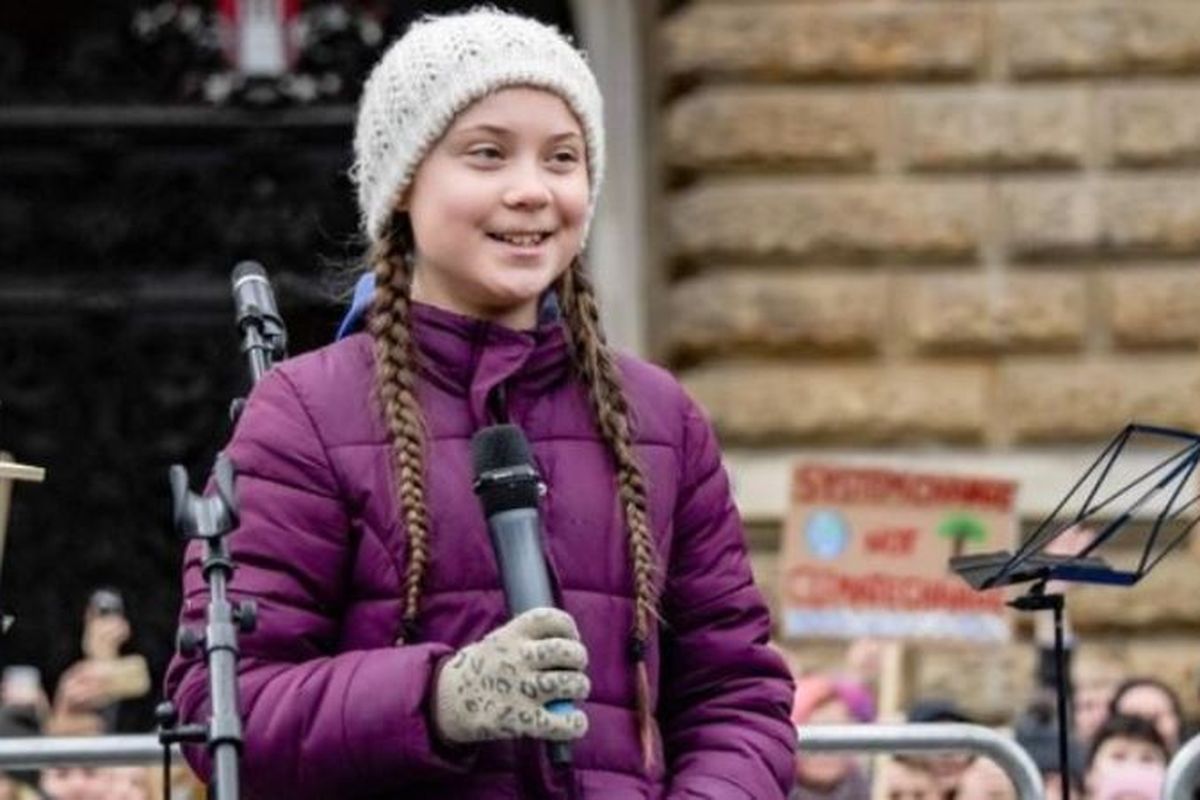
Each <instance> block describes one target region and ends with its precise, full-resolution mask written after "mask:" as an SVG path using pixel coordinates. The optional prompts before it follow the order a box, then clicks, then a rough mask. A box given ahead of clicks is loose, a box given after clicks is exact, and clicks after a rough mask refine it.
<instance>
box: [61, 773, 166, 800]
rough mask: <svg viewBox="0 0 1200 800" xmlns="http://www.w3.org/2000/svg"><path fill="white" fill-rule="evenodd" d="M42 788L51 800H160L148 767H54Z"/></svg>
mask: <svg viewBox="0 0 1200 800" xmlns="http://www.w3.org/2000/svg"><path fill="white" fill-rule="evenodd" d="M41 788H42V792H43V793H44V795H45V797H46V798H47V800H156V798H154V797H152V796H151V795H150V783H149V768H147V767H136V766H128V767H94V766H59V767H50V768H48V769H46V770H44V771H43V772H42V784H41Z"/></svg>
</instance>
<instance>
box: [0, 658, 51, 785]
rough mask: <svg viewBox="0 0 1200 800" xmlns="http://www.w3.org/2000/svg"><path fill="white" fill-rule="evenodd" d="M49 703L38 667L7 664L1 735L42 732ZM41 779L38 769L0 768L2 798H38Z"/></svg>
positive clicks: (0, 692) (0, 684)
mask: <svg viewBox="0 0 1200 800" xmlns="http://www.w3.org/2000/svg"><path fill="white" fill-rule="evenodd" d="M49 705H50V704H49V701H48V700H47V699H46V692H45V690H44V689H43V688H42V680H41V673H40V671H39V670H38V669H37V668H36V667H32V666H29V665H24V664H20V665H13V666H9V667H6V668H5V670H4V675H3V679H0V738H8V737H19V738H23V739H25V738H30V737H34V736H39V735H41V732H42V723H43V720H45V718H46V717H47V716H48V714H49ZM39 779H40V775H39V773H38V772H37V770H10V771H8V772H0V800H36V798H37V797H38V796H39V795H38V792H37V789H36V787H37V785H38V781H39Z"/></svg>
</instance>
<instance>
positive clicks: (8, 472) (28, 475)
mask: <svg viewBox="0 0 1200 800" xmlns="http://www.w3.org/2000/svg"><path fill="white" fill-rule="evenodd" d="M45 478H46V470H44V469H43V468H41V467H30V466H27V465H25V464H17V463H15V462H14V461H13V460H12V456H11V455H9V454H8V453H5V452H3V451H0V565H2V564H3V563H4V543H5V540H6V538H7V536H8V512H9V509H10V508H11V506H12V487H13V482H15V481H30V482H32V483H41V482H42V481H43V480H45ZM10 624H12V618H11V617H8V616H4V617H3V618H2V619H0V633H3V632H4V631H6V630H8V626H9V625H10Z"/></svg>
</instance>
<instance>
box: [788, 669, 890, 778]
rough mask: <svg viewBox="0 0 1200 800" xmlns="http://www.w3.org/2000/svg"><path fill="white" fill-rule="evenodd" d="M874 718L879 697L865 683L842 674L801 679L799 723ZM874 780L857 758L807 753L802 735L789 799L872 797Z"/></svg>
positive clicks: (795, 717)
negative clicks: (872, 693) (840, 675)
mask: <svg viewBox="0 0 1200 800" xmlns="http://www.w3.org/2000/svg"><path fill="white" fill-rule="evenodd" d="M874 718H875V699H874V698H873V697H872V696H871V693H870V691H868V690H867V688H866V687H865V686H863V685H862V684H861V683H859V682H857V681H855V680H851V679H847V678H841V677H833V676H825V675H807V676H804V677H801V678H799V679H797V681H796V694H795V698H794V701H793V704H792V721H793V722H795V723H796V724H797V725H800V726H807V725H848V724H853V723H856V722H870V721H871V720H873V719H874ZM870 795H871V786H870V781H869V779H868V778H867V774H866V771H865V770H864V768H863V766H862V764H861V763H860V762H859V760H858V759H856V758H854V757H853V756H851V755H846V754H840V753H806V752H805V750H804V738H803V735H801V737H800V752H799V753H798V754H797V756H796V787H795V788H794V789H793V790H792V793H791V794H790V795H789V796H788V797H789V800H823V799H829V800H867V798H869V797H870Z"/></svg>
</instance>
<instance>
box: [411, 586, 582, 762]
mask: <svg viewBox="0 0 1200 800" xmlns="http://www.w3.org/2000/svg"><path fill="white" fill-rule="evenodd" d="M586 667H587V650H586V649H585V648H584V646H583V643H582V642H580V641H579V631H578V629H577V628H576V627H575V621H574V620H573V619H571V617H570V615H568V614H567V613H566V612H565V611H560V610H558V609H556V608H535V609H532V610H530V611H526V612H525V613H524V614H521V615H519V616H517V617H514V618H513V619H512V620H510V621H509V622H508V623H506V624H505V625H503V626H501V627H499V628H497V629H496V630H494V631H492V632H491V633H489V634H488V635H487V636H485V637H484V638H483V640H481V641H478V642H476V643H475V644H470V645H467V646H466V647H464V648H463V649H461V650H459V651H458V652H457V653H455V654H454V655H453V656H451V657H450V659H449V661H447V662H446V663H445V665H444V666H443V667H442V670H441V672H440V673H439V674H438V677H437V682H436V686H435V688H434V726H435V728H436V729H437V732H438V735H440V736H441V738H442V740H443V741H446V742H454V743H458V744H465V743H468V742H481V741H486V740H490V739H515V738H517V737H520V736H529V737H532V738H535V739H550V740H553V741H571V740H573V739H578V738H580V737H581V736H583V735H584V734H585V733H586V732H587V726H588V722H587V717H586V716H584V713H583V712H582V711H580V710H578V709H572V710H570V711H567V712H565V713H560V712H555V711H547V710H546V704H547V703H549V702H551V701H554V700H583V699H584V698H585V697H587V696H588V693H589V692H590V691H591V688H592V686H591V681H589V680H588V677H587V675H585V674H584V669H585V668H586Z"/></svg>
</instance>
